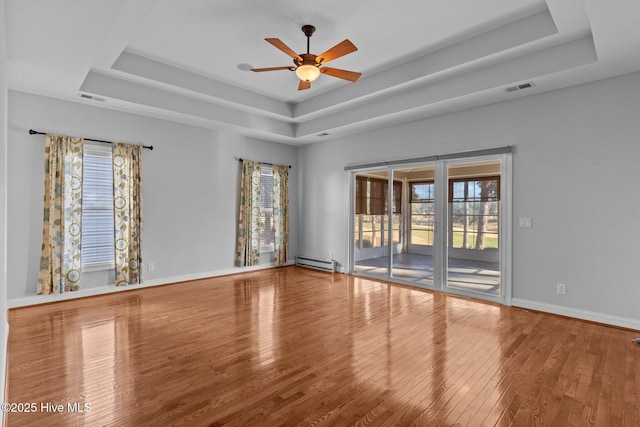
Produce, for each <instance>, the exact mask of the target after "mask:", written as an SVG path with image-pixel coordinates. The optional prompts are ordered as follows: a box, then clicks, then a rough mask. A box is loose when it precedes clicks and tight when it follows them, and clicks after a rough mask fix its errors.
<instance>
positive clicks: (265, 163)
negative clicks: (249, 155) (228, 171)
mask: <svg viewBox="0 0 640 427" xmlns="http://www.w3.org/2000/svg"><path fill="white" fill-rule="evenodd" d="M238 161H241V162H242V161H243V159H238ZM258 163H262V164H263V165H269V166H273V163H267V162H258ZM289 169H291V165H289Z"/></svg>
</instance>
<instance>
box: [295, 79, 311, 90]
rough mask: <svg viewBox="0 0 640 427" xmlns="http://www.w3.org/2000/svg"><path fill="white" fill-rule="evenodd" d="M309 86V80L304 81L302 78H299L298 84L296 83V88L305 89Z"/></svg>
mask: <svg viewBox="0 0 640 427" xmlns="http://www.w3.org/2000/svg"><path fill="white" fill-rule="evenodd" d="M310 87H311V82H305V81H304V80H300V84H299V85H298V90H305V89H309V88H310Z"/></svg>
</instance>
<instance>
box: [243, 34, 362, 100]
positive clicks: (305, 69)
mask: <svg viewBox="0 0 640 427" xmlns="http://www.w3.org/2000/svg"><path fill="white" fill-rule="evenodd" d="M315 30H316V27H314V26H313V25H304V26H303V27H302V32H303V33H304V35H305V36H307V53H301V54H299V55H298V54H297V53H295V52H294V51H293V49H291V48H290V47H289V46H287V45H286V44H284V43H283V42H282V41H281V40H280V39H274V38H267V39H265V40H266V41H267V42H269V43H271V44H272V45H273V46H275V47H277V48H278V49H280V50H281V51H283V52H284V53H286V54H287V55H289V56H290V57H291V58H293V63H294V64H295V67H293V66H288V67H287V66H285V67H270V68H252V69H251V71H254V72H256V73H259V72H262V71H277V70H289V71H295V72H296V75H297V76H298V78H299V79H300V84H299V85H298V90H304V89H309V88H310V87H311V82H312V81H314V80H315V79H317V78H318V76H320V74H321V73H322V74H327V75H329V76H333V77H338V78H340V79H345V80H349V81H350V82H355V81H356V80H358V79H359V78H360V76H361V75H362V73H357V72H355V71H348V70H340V69H338V68H330V67H324V64H326V63H327V62H329V61H333V60H334V59H337V58H340V57H341V56H344V55H347V54H349V53H352V52H355V51H356V50H358V48H357V47H355V45H354V44H353V43H351V42H350V41H349V40H344V41H342V42H340V43H338V44H337V45H335V46H334V47H332V48H331V49H329V50H327V51H326V52H324V53H321V54H320V55H314V54H312V53H309V39H310V38H311V36H312V35H313V33H314V31H315Z"/></svg>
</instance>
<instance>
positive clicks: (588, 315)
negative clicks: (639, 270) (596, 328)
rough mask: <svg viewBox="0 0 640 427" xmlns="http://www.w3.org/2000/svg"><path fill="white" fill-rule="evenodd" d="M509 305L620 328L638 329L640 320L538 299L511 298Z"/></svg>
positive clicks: (639, 328)
mask: <svg viewBox="0 0 640 427" xmlns="http://www.w3.org/2000/svg"><path fill="white" fill-rule="evenodd" d="M511 305H512V306H514V307H520V308H529V309H531V310H536V311H544V312H545V313H553V314H559V315H561V316H567V317H575V318H577V319H582V320H589V321H591V322H598V323H604V324H606V325H613V326H620V327H622V328H629V329H636V330H639V331H640V320H638V319H631V318H628V317H620V316H613V315H611V314H604V313H597V312H595V311H587V310H580V309H579V308H572V307H564V306H561V305H554V304H547V303H542V302H538V301H530V300H525V299H520V298H513V299H512V300H511Z"/></svg>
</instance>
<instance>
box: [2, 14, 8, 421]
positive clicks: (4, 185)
mask: <svg viewBox="0 0 640 427" xmlns="http://www.w3.org/2000/svg"><path fill="white" fill-rule="evenodd" d="M0 22H2V23H4V22H5V18H4V2H0ZM6 43H7V37H6V32H5V28H4V26H2V28H0V387H1V388H0V402H4V401H5V399H4V385H5V375H6V365H7V364H6V362H7V340H8V338H9V326H8V325H7V283H8V282H7V67H8V65H7V64H8V62H7V44H6ZM3 419H4V414H1V415H0V423H1V422H2V421H3Z"/></svg>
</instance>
